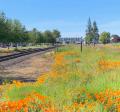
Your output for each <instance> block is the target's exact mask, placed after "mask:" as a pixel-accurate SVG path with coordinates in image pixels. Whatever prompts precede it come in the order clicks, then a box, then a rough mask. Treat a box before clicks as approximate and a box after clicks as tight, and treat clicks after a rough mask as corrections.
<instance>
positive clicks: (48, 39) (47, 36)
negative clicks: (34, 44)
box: [43, 30, 54, 43]
mask: <svg viewBox="0 0 120 112" xmlns="http://www.w3.org/2000/svg"><path fill="white" fill-rule="evenodd" d="M43 35H44V39H45V43H54V37H53V34H52V32H51V31H49V30H46V31H45V32H44V34H43Z"/></svg>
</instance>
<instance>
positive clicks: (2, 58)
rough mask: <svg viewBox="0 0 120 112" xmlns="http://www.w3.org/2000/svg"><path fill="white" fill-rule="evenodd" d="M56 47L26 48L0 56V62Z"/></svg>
mask: <svg viewBox="0 0 120 112" xmlns="http://www.w3.org/2000/svg"><path fill="white" fill-rule="evenodd" d="M56 47H58V46H53V47H49V48H36V49H28V50H23V51H21V52H19V53H14V54H10V55H6V56H0V62H4V61H7V60H11V59H15V58H18V57H22V56H26V55H29V54H33V53H37V52H42V51H47V50H50V49H54V48H56Z"/></svg>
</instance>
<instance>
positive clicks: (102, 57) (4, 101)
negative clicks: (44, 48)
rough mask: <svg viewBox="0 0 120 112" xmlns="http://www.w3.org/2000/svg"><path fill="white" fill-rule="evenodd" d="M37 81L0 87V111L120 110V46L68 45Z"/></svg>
mask: <svg viewBox="0 0 120 112" xmlns="http://www.w3.org/2000/svg"><path fill="white" fill-rule="evenodd" d="M52 56H53V57H54V63H53V64H52V67H51V70H50V71H49V72H48V73H46V74H43V75H42V76H41V77H39V78H38V79H37V81H36V82H32V83H22V82H19V81H13V83H12V84H5V85H2V86H0V112H120V48H119V47H116V46H110V45H109V46H96V47H93V46H84V47H83V52H82V53H81V52H80V46H79V45H67V46H63V47H60V48H58V49H56V51H55V52H54V53H53V54H52Z"/></svg>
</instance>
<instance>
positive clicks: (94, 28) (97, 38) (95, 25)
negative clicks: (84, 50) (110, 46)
mask: <svg viewBox="0 0 120 112" xmlns="http://www.w3.org/2000/svg"><path fill="white" fill-rule="evenodd" d="M92 30H93V35H94V42H95V43H98V41H99V33H98V32H99V30H98V27H97V23H96V21H94V22H93V28H92Z"/></svg>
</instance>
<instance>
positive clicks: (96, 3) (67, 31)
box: [0, 0, 120, 37]
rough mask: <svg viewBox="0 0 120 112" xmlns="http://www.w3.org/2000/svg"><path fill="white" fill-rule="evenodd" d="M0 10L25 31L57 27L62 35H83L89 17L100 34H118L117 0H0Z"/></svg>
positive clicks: (119, 14) (119, 11) (118, 3)
mask: <svg viewBox="0 0 120 112" xmlns="http://www.w3.org/2000/svg"><path fill="white" fill-rule="evenodd" d="M0 11H4V12H5V13H6V16H7V17H8V18H12V19H18V20H20V21H21V22H22V24H24V25H25V26H26V28H27V29H28V30H31V29H32V28H34V27H35V28H37V29H38V30H40V31H45V30H53V29H58V30H59V31H60V32H61V35H62V37H76V36H84V35H85V30H86V27H87V21H88V18H89V17H90V18H91V21H92V22H93V21H94V20H95V21H96V22H97V25H98V28H99V32H100V33H101V32H103V31H108V32H110V33H111V34H118V35H120V0H0Z"/></svg>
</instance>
